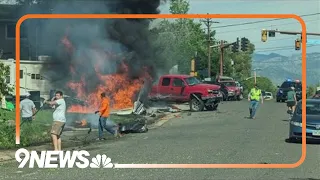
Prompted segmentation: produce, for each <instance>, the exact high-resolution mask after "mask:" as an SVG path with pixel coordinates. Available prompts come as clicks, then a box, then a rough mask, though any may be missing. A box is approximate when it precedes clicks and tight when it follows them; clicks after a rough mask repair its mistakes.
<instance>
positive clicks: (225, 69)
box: [223, 65, 227, 73]
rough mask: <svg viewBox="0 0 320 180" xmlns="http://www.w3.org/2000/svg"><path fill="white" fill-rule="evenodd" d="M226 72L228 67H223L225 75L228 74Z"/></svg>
mask: <svg viewBox="0 0 320 180" xmlns="http://www.w3.org/2000/svg"><path fill="white" fill-rule="evenodd" d="M226 72H227V68H226V65H223V73H226Z"/></svg>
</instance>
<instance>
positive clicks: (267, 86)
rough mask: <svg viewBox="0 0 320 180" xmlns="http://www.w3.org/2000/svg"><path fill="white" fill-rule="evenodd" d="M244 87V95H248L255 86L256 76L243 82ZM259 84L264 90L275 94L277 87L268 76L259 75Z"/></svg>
mask: <svg viewBox="0 0 320 180" xmlns="http://www.w3.org/2000/svg"><path fill="white" fill-rule="evenodd" d="M241 84H242V85H243V88H244V95H248V93H249V92H250V89H252V88H253V87H254V78H250V79H247V80H244V81H242V82H241ZM257 85H258V87H259V88H260V89H261V90H262V91H268V92H272V93H273V94H275V92H276V90H277V88H276V86H275V85H274V84H273V83H272V82H271V80H270V79H269V78H267V77H257Z"/></svg>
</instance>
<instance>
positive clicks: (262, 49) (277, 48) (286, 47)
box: [254, 44, 319, 53]
mask: <svg viewBox="0 0 320 180" xmlns="http://www.w3.org/2000/svg"><path fill="white" fill-rule="evenodd" d="M314 46H319V44H317V45H309V46H307V47H314ZM290 49H292V50H294V47H293V46H279V47H272V48H259V49H255V51H254V52H255V53H256V52H270V51H282V50H290Z"/></svg>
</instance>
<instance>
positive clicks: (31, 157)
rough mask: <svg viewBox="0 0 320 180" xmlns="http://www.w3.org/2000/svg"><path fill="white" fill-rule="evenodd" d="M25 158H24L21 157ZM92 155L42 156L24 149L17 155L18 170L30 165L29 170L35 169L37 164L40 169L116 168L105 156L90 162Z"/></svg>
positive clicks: (55, 153) (53, 153) (50, 153)
mask: <svg viewBox="0 0 320 180" xmlns="http://www.w3.org/2000/svg"><path fill="white" fill-rule="evenodd" d="M21 156H23V157H21ZM89 157H90V154H89V152H87V151H84V150H81V151H65V152H64V151H41V153H40V156H39V154H38V153H37V151H31V152H29V151H28V150H26V149H24V148H22V149H18V150H17V151H16V153H15V158H16V161H17V162H18V163H19V166H18V168H24V167H25V166H26V165H27V163H29V166H28V167H29V168H34V165H35V164H37V166H38V167H39V168H58V167H59V168H73V167H74V165H76V167H78V168H88V167H90V168H114V164H113V163H111V158H110V157H107V156H106V155H105V154H102V155H100V154H98V155H96V157H93V158H92V159H91V162H90V161H89Z"/></svg>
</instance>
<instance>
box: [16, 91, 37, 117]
mask: <svg viewBox="0 0 320 180" xmlns="http://www.w3.org/2000/svg"><path fill="white" fill-rule="evenodd" d="M20 111H21V117H22V123H24V122H29V123H30V122H32V120H34V119H35V116H34V114H35V113H36V106H35V104H34V102H33V101H32V100H31V99H30V93H29V92H27V94H26V98H25V99H23V100H22V101H21V102H20Z"/></svg>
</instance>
